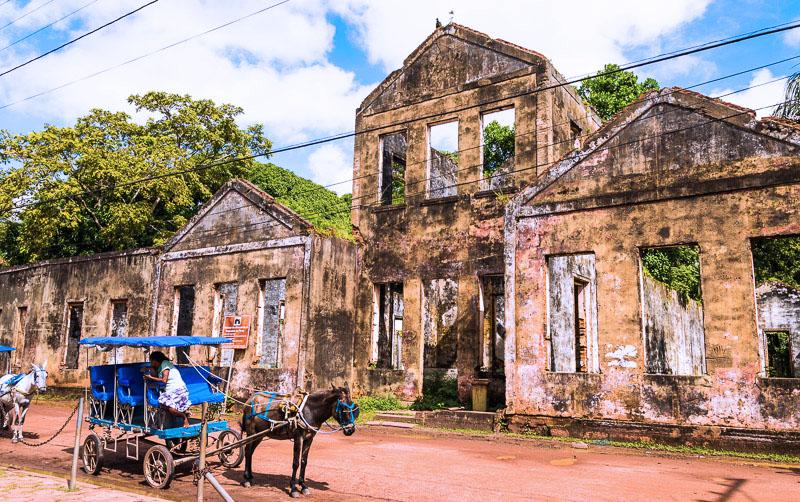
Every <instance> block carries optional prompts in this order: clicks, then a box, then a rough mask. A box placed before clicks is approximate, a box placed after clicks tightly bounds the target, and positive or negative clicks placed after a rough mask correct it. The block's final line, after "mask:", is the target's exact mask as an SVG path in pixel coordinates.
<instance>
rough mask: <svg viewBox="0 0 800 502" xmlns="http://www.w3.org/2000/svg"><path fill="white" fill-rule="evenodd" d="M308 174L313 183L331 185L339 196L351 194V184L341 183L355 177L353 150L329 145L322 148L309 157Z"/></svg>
mask: <svg viewBox="0 0 800 502" xmlns="http://www.w3.org/2000/svg"><path fill="white" fill-rule="evenodd" d="M308 172H310V173H311V179H312V181H315V182H317V183H319V184H320V185H331V184H333V183H338V184H337V185H334V186H331V187H330V189H331V190H333V191H334V192H336V193H338V194H339V195H342V194H345V193H350V184H349V183H339V182H340V181H345V180H349V179H350V178H352V177H353V154H352V149H348V150H346V151H345V150H344V148H343V147H342V146H340V145H337V144H333V143H328V144H325V145H322V146H320V147H319V148H317V149H316V150H314V151H313V152H312V153H311V155H309V156H308Z"/></svg>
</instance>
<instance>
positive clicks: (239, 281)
mask: <svg viewBox="0 0 800 502" xmlns="http://www.w3.org/2000/svg"><path fill="white" fill-rule="evenodd" d="M355 258H356V250H355V245H354V244H353V243H351V242H348V241H344V240H341V239H337V238H332V237H321V236H319V235H317V234H316V233H314V231H313V230H312V227H311V224H310V223H308V222H307V221H305V220H304V219H303V218H301V217H300V216H298V215H297V214H295V213H294V212H292V211H291V210H289V209H288V208H286V207H284V206H282V205H281V204H278V203H276V202H275V201H274V200H273V199H272V197H270V196H269V195H267V194H266V193H264V192H262V191H261V190H260V189H258V188H257V187H255V186H254V185H252V184H250V183H248V182H245V181H239V180H235V181H231V182H229V183H227V184H226V185H225V186H224V187H222V188H221V189H220V190H219V192H217V194H216V195H214V197H213V198H212V199H211V200H209V201H208V202H207V203H206V204H205V205H204V206H203V207H202V209H201V210H200V211H199V212H198V213H197V215H195V216H194V217H193V218H192V219H191V220H190V221H189V222H188V223H187V224H186V226H185V227H184V228H183V229H182V230H181V231H179V232H178V233H177V234H176V235H175V236H174V237H173V238H172V239H171V240H170V241H169V242H168V243H167V244H166V245H164V246H163V247H162V248H159V249H141V250H135V251H128V252H122V253H107V254H100V255H96V256H88V257H76V258H70V259H63V260H52V261H49V262H43V263H36V264H32V265H25V266H20V267H12V268H8V269H5V270H0V281H2V284H3V287H2V288H0V309H1V310H0V344H7V345H13V346H15V347H17V349H18V350H17V351H16V352H15V353H12V356H11V357H12V358H13V366H14V367H15V368H16V369H17V370H20V369H27V368H28V367H29V365H30V363H32V362H41V361H43V360H45V359H49V362H50V366H49V368H50V369H51V372H50V374H51V378H52V380H53V382H52V383H54V384H56V385H70V384H83V383H84V382H86V381H87V379H88V372H87V371H86V366H87V363H88V364H99V363H102V362H107V361H110V360H111V359H112V357H113V354H105V355H103V354H99V355H98V354H96V353H94V351H90V352H88V353H87V351H86V350H85V349H79V347H78V342H79V341H80V339H81V338H85V337H90V336H146V335H168V334H172V335H195V336H220V335H221V334H222V333H223V330H224V329H225V328H224V326H225V322H226V317H227V318H228V319H229V322H238V323H239V325H242V326H248V325H249V337H248V339H247V341H246V342H245V343H244V344H243V348H240V349H234V348H222V349H220V350H219V353H217V352H216V350H212V351H211V352H207V349H206V348H201V347H196V348H195V349H194V352H191V353H190V354H187V355H186V356H185V355H184V354H183V353H181V352H177V353H173V354H172V356H173V357H174V358H175V359H176V360H177V362H179V363H187V362H188V358H192V360H194V361H196V362H198V363H199V362H203V363H208V362H210V363H211V364H213V365H216V366H219V367H220V370H221V371H222V373H223V376H225V374H230V375H232V377H233V381H232V386H233V391H234V392H237V391H239V390H240V389H244V388H251V387H258V388H264V389H273V390H282V391H290V390H293V389H294V388H295V387H297V386H300V387H316V386H320V385H325V384H327V383H328V382H331V381H334V380H337V381H340V380H341V379H343V378H347V377H348V376H349V368H350V361H351V360H352V358H353V355H352V347H353V343H352V336H353V328H352V327H353V325H354V322H353V320H352V308H351V305H352V302H353V295H354V294H355V291H354V289H353V288H352V283H353V281H354V271H355V270H356V264H355ZM237 319H238V321H237ZM122 356H124V354H122V355H121V357H122ZM129 356H130V357H135V356H136V355H135V354H129ZM87 357H88V359H87ZM209 359H210V360H209ZM228 368H232V371H230V373H228Z"/></svg>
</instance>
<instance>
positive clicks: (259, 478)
mask: <svg viewBox="0 0 800 502" xmlns="http://www.w3.org/2000/svg"><path fill="white" fill-rule="evenodd" d="M222 477H224V478H226V479H230V480H231V481H235V482H236V483H241V482H242V481H243V479H244V478H243V476H242V471H240V470H228V471H225V472H223V473H222ZM291 480H292V477H291V476H289V475H286V474H259V473H257V472H254V473H253V481H252V483H253V489H258V488H259V487H262V486H269V487H273V488H277V489H279V490H282V491H284V492H286V493H287V494H288V493H289V482H290V481H291ZM306 486H308V487H309V488H310V489H311V490H312V491H314V490H317V491H328V490H329V489H330V488H329V487H328V483H327V482H324V481H323V482H319V481H313V480H311V479H306Z"/></svg>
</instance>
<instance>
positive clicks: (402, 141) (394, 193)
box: [380, 132, 408, 206]
mask: <svg viewBox="0 0 800 502" xmlns="http://www.w3.org/2000/svg"><path fill="white" fill-rule="evenodd" d="M380 143H381V145H380V147H381V150H380V151H381V170H380V197H381V200H380V202H381V204H382V205H384V206H390V205H396V204H405V202H406V181H405V178H406V152H407V151H408V140H407V136H406V133H405V132H396V133H392V134H386V135H384V136H381V138H380Z"/></svg>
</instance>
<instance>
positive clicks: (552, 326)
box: [546, 253, 599, 373]
mask: <svg viewBox="0 0 800 502" xmlns="http://www.w3.org/2000/svg"><path fill="white" fill-rule="evenodd" d="M547 277H548V279H547V280H548V289H547V291H548V300H547V301H548V309H547V312H548V324H547V337H546V343H547V348H548V354H549V369H550V371H554V372H558V373H589V372H597V371H598V368H599V362H598V354H597V352H598V351H597V321H596V319H597V298H596V290H597V284H596V281H597V279H596V276H595V256H594V254H592V253H582V254H573V255H557V256H549V257H548V258H547Z"/></svg>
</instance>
